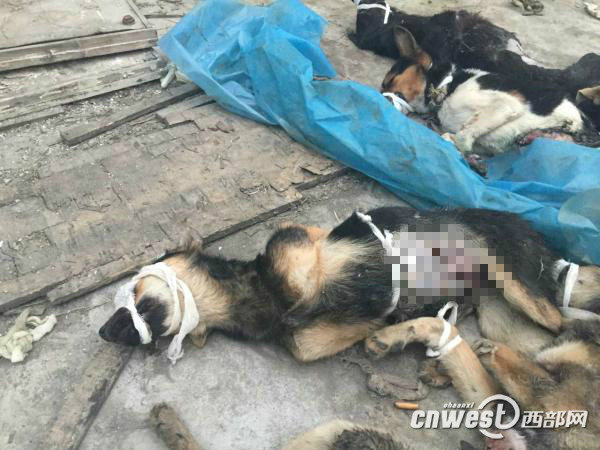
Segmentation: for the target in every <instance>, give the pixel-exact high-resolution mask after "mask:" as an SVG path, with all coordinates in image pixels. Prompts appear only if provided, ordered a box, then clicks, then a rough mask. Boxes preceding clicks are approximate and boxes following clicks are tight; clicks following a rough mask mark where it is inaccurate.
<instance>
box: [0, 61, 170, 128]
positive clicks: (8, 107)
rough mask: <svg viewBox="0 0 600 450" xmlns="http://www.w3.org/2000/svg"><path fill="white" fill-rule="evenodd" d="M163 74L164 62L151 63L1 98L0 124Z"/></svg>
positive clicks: (156, 77) (147, 80) (135, 84)
mask: <svg viewBox="0 0 600 450" xmlns="http://www.w3.org/2000/svg"><path fill="white" fill-rule="evenodd" d="M163 74H164V63H162V62H159V61H157V60H154V61H150V62H145V63H141V64H136V65H134V66H130V67H126V68H123V69H121V70H119V71H115V70H112V71H106V72H101V73H99V74H95V75H91V76H86V77H78V78H72V79H70V80H66V81H64V82H62V83H58V84H56V83H55V84H53V85H47V86H40V87H36V88H35V89H34V90H31V91H25V92H16V93H15V94H11V95H9V96H5V97H0V125H1V124H2V123H3V122H4V121H5V120H8V119H13V118H15V117H19V116H22V115H27V114H32V113H35V112H38V111H43V110H45V109H48V108H53V107H55V106H59V105H65V104H67V103H72V102H76V101H79V100H83V99H86V98H90V97H95V96H97V95H101V94H106V93H108V92H113V91H117V90H119V89H125V88H128V87H132V86H137V85H139V84H142V83H147V82H149V81H154V80H157V79H159V78H160V77H161V76H163Z"/></svg>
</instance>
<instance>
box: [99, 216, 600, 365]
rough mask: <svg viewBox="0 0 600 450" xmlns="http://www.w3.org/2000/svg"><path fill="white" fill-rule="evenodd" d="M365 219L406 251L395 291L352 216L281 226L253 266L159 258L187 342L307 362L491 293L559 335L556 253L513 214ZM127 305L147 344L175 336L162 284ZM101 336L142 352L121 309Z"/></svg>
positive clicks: (143, 282)
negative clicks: (224, 340) (258, 346)
mask: <svg viewBox="0 0 600 450" xmlns="http://www.w3.org/2000/svg"><path fill="white" fill-rule="evenodd" d="M369 215H370V217H371V219H372V222H373V224H375V225H376V226H377V227H379V229H380V230H389V231H390V232H392V233H393V236H394V240H395V241H396V242H398V243H399V245H400V247H402V249H403V250H402V251H403V252H404V256H400V257H399V258H400V264H399V266H400V267H402V270H401V273H399V274H396V275H395V277H396V278H397V280H396V281H394V282H393V281H392V272H393V268H392V264H390V262H389V259H388V257H387V256H386V253H385V251H384V249H383V248H382V244H381V242H380V241H379V240H378V239H377V238H376V237H375V235H374V234H373V231H372V230H371V228H370V226H369V224H367V223H365V222H364V221H363V219H361V218H360V217H359V216H358V215H357V214H353V215H352V216H350V217H349V218H348V219H346V220H345V221H344V222H343V223H341V224H340V225H338V226H337V227H335V228H334V229H333V230H331V231H330V232H327V231H325V230H322V229H319V228H316V227H307V226H301V225H287V226H284V227H282V228H281V229H279V230H278V231H276V232H275V233H274V234H273V235H272V236H271V238H270V239H269V241H268V243H267V245H266V249H265V252H264V253H261V254H259V255H258V256H257V257H256V258H255V259H253V260H250V261H239V260H228V259H225V258H221V257H217V256H210V255H206V254H204V253H203V252H202V251H201V250H200V249H199V248H197V247H191V248H188V249H187V250H185V251H183V252H180V253H176V254H174V255H172V256H170V257H168V258H166V259H165V260H164V261H163V262H164V264H165V265H167V266H169V267H170V268H171V269H172V270H173V271H174V273H175V274H176V276H177V278H178V279H179V280H181V281H182V282H184V283H185V284H186V285H187V286H188V287H189V290H190V291H191V294H192V295H193V301H194V302H195V305H196V307H197V310H198V316H199V320H198V322H197V326H195V327H194V329H193V330H192V331H191V333H190V336H191V338H192V340H193V342H194V343H195V344H196V345H198V346H202V345H203V344H204V342H205V340H206V336H207V335H208V333H209V332H210V331H211V330H215V329H217V330H222V331H224V332H226V333H230V334H232V335H234V336H239V337H244V338H249V339H271V340H275V341H278V342H280V343H283V344H284V345H285V346H286V347H287V348H288V349H289V350H290V351H291V353H292V354H293V355H294V356H295V357H296V358H297V359H298V360H300V361H313V360H316V359H319V358H323V357H327V356H331V355H333V354H335V353H338V352H340V351H342V350H344V349H346V348H348V347H350V346H352V345H353V344H355V343H356V342H358V341H360V340H362V339H365V338H366V337H367V336H368V335H370V334H371V333H372V332H373V331H375V330H377V329H379V328H382V327H383V326H384V325H385V324H386V323H388V322H394V321H395V322H397V321H398V320H404V319H406V318H413V317H419V316H422V315H425V314H427V313H431V312H433V311H435V310H437V305H438V303H439V302H440V301H442V299H443V300H444V301H445V300H447V299H456V300H457V301H458V302H460V303H464V302H469V301H470V302H473V301H477V299H478V298H479V297H480V296H481V295H483V294H484V293H488V292H498V293H499V295H500V297H501V298H503V299H504V300H505V301H507V302H508V303H509V304H510V305H512V306H513V307H514V308H515V309H516V310H519V311H521V312H523V313H524V314H525V315H526V316H527V317H528V318H530V319H531V320H533V321H534V322H536V323H538V324H540V325H542V326H543V327H544V328H546V329H547V330H550V331H551V332H558V331H559V330H560V329H561V326H562V316H561V314H560V312H559V311H558V309H557V307H556V306H555V305H556V302H557V301H558V298H559V297H560V296H561V295H562V294H561V290H562V289H563V285H564V283H562V282H561V281H560V280H558V281H557V280H556V279H555V278H554V277H553V276H552V270H551V268H552V267H553V265H554V264H555V262H556V261H557V260H558V259H559V256H558V255H557V254H555V253H554V252H553V251H551V250H550V249H549V248H548V247H547V246H546V245H545V244H544V241H543V238H542V237H541V236H540V235H539V234H538V233H536V232H534V231H533V230H532V229H531V227H530V226H529V225H528V224H527V223H526V222H525V221H523V220H521V219H519V218H518V217H517V216H515V215H513V214H509V213H501V212H494V211H487V210H476V209H464V210H438V211H431V212H422V213H417V212H416V211H415V210H413V209H411V208H399V207H390V208H379V209H375V210H372V211H370V212H369ZM507 236H510V238H509V239H507ZM397 266H398V265H397ZM599 292H600V268H598V267H596V266H587V267H581V268H580V272H579V279H578V282H577V283H576V285H575V286H574V287H573V289H572V292H571V305H572V306H574V307H577V308H582V307H586V305H587V304H588V303H590V302H591V301H592V300H593V299H594V298H596V297H597V296H598V293H599ZM134 297H135V298H134V300H133V303H134V305H133V307H134V308H135V311H137V312H138V313H139V315H141V318H142V320H143V321H144V322H145V323H146V324H147V326H148V328H149V329H150V331H151V337H152V340H156V339H157V338H158V337H159V336H161V335H166V334H175V333H176V332H177V330H178V329H179V328H180V321H181V319H180V318H176V317H175V313H174V303H173V296H172V291H171V290H170V289H169V288H168V287H167V284H166V283H165V282H164V281H162V280H161V279H159V278H156V277H154V276H147V277H144V278H141V279H139V280H138V281H137V282H136V283H135V289H134ZM180 300H181V299H180ZM502 301H503V300H501V302H502ZM100 336H101V337H102V338H104V339H105V340H107V341H109V342H118V343H121V344H126V345H138V344H140V343H141V339H140V334H139V332H138V330H137V329H136V327H135V324H134V322H133V318H132V316H131V311H130V310H128V309H127V308H120V309H118V310H117V311H116V312H115V313H114V314H113V316H112V317H111V318H110V319H109V320H108V321H107V322H106V323H105V324H104V325H103V326H102V328H101V329H100Z"/></svg>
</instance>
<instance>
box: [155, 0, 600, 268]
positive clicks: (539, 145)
mask: <svg viewBox="0 0 600 450" xmlns="http://www.w3.org/2000/svg"><path fill="white" fill-rule="evenodd" d="M325 26H326V22H325V20H323V19H322V18H321V17H320V16H319V15H317V14H316V13H314V12H313V11H312V10H310V9H309V8H307V7H306V6H304V5H303V4H302V3H301V2H299V1H298V0H276V1H275V2H273V3H272V4H270V5H269V6H264V7H261V6H252V5H247V4H244V3H240V2H239V1H236V0H206V1H203V2H202V3H200V4H199V5H198V6H197V7H196V8H194V10H193V11H191V12H190V13H189V14H188V15H186V16H185V17H184V18H183V19H182V20H181V21H180V22H179V23H178V24H177V25H176V26H175V27H174V28H173V29H172V30H171V31H170V32H169V33H168V34H167V35H165V36H164V37H163V38H162V39H161V40H160V44H159V45H160V47H161V48H162V50H163V51H164V52H165V53H166V54H167V55H168V56H169V58H170V59H171V60H172V61H173V62H174V63H175V64H176V65H177V66H178V67H179V68H180V70H182V71H183V72H184V73H185V74H186V75H187V76H188V77H189V78H190V79H192V80H193V81H194V82H195V83H196V84H197V85H198V86H200V87H201V88H202V89H204V91H205V92H206V93H207V94H208V95H210V96H212V97H214V98H215V99H216V101H217V102H218V103H220V104H221V105H222V106H224V107H225V108H227V109H229V110H230V111H232V112H234V113H236V114H239V115H242V116H245V117H248V118H250V119H254V120H256V121H259V122H263V123H267V124H272V125H279V126H281V127H283V128H284V129H285V130H286V131H287V132H288V133H289V134H290V135H291V136H292V137H293V138H294V139H296V140H298V141H300V142H302V143H305V144H307V145H310V146H311V147H313V148H315V149H317V150H318V151H320V152H322V153H324V154H325V155H327V156H329V157H331V158H333V159H336V160H338V161H341V162H342V163H344V164H346V165H348V166H350V167H352V168H354V169H356V170H359V171H360V172H363V173H365V174H366V175H368V176H370V177H372V178H374V179H376V180H377V181H379V182H380V183H382V184H383V185H384V186H386V187H387V188H388V189H389V190H391V191H392V192H394V193H395V194H397V195H398V196H399V197H401V198H402V199H404V200H405V201H407V202H408V203H410V204H411V205H413V206H415V207H417V208H431V207H436V206H438V207H439V206H444V207H458V206H462V207H471V208H489V209H495V210H501V211H511V212H514V213H517V214H519V215H521V216H522V217H523V218H525V219H527V220H529V221H530V222H531V223H532V224H533V225H534V227H535V228H536V229H538V230H539V231H541V232H542V233H544V235H545V236H546V237H547V238H548V240H549V242H550V243H551V244H553V245H554V246H556V247H557V248H558V249H559V250H562V251H563V252H564V253H565V254H566V255H569V256H570V257H571V258H573V259H574V260H578V261H587V262H594V263H596V264H600V150H596V149H591V148H586V147H581V146H578V145H576V144H572V143H568V142H556V141H549V140H543V139H539V140H536V141H535V142H534V143H533V144H532V145H530V146H529V147H527V148H524V149H522V150H521V151H519V152H512V153H507V154H504V155H501V156H498V157H496V158H493V159H491V160H489V161H488V167H489V175H488V178H487V179H485V178H482V177H480V176H479V175H477V174H476V173H474V172H473V171H472V170H470V169H469V167H468V166H467V165H466V164H465V162H464V161H463V159H462V158H461V157H460V155H459V153H458V152H457V150H456V148H455V147H454V146H453V145H452V144H451V143H449V142H447V141H445V140H443V139H442V138H440V137H439V136H438V135H437V134H436V133H434V132H433V131H431V130H429V129H428V128H426V127H424V126H423V125H421V124H419V123H416V122H414V121H412V120H410V119H408V118H407V117H405V116H404V115H403V114H402V113H400V112H399V111H397V110H395V109H394V108H393V107H392V106H391V104H390V103H389V102H387V101H386V100H385V99H384V98H383V97H382V96H381V95H380V94H379V93H378V92H377V91H376V90H375V89H373V88H371V87H368V86H364V85H361V84H359V83H355V82H352V81H338V80H325V81H316V80H314V77H315V76H320V77H329V78H333V77H334V76H335V70H334V69H333V67H332V66H331V64H330V63H329V61H328V60H327V58H326V56H325V54H324V53H323V52H322V50H321V48H320V45H319V42H320V37H321V35H322V33H323V31H324V29H325ZM506 238H507V239H511V238H512V237H511V236H507V237H506Z"/></svg>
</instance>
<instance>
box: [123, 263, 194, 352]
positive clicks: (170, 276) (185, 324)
mask: <svg viewBox="0 0 600 450" xmlns="http://www.w3.org/2000/svg"><path fill="white" fill-rule="evenodd" d="M148 276H153V277H156V278H159V279H161V280H162V281H164V282H165V283H166V285H167V287H168V288H169V290H170V292H171V301H172V302H173V310H172V315H171V323H170V324H169V327H168V329H167V331H165V332H164V333H163V334H162V336H167V335H170V334H173V333H174V332H175V331H176V330H177V328H179V332H178V333H177V334H176V335H175V336H174V337H173V340H172V341H171V344H169V349H168V350H167V357H168V358H169V360H170V361H171V362H172V363H173V364H175V362H176V361H177V360H178V359H179V358H181V357H182V356H183V349H182V348H181V347H182V343H183V339H184V338H185V337H186V336H187V335H188V334H189V333H190V332H191V331H192V330H193V329H194V328H196V327H197V326H198V323H199V322H200V315H199V314H198V308H197V306H196V302H195V301H194V297H193V295H192V292H191V291H190V289H189V288H188V286H187V284H185V282H184V281H183V280H180V279H179V278H177V275H176V274H175V271H174V270H173V269H172V268H171V267H169V266H168V265H167V264H165V263H163V262H159V263H156V264H152V265H149V266H144V267H142V268H141V269H140V271H139V273H138V274H137V275H135V276H134V277H133V278H132V279H131V281H130V282H129V283H127V284H125V285H124V286H121V288H120V289H119V290H118V291H117V294H116V295H115V307H116V308H117V309H118V308H121V307H123V308H127V310H129V312H130V313H131V318H132V320H133V325H134V326H135V329H136V330H137V332H138V334H139V335H140V341H141V342H142V344H148V343H150V342H151V341H152V331H151V330H150V327H148V324H147V323H146V321H145V320H144V318H143V317H142V316H141V315H140V314H139V312H138V310H137V308H136V306H135V285H136V284H137V282H138V281H139V280H140V279H142V278H145V277H148ZM179 292H181V293H182V294H183V304H184V310H183V317H182V313H181V306H180V304H179V294H178V293H179Z"/></svg>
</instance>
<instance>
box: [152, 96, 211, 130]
mask: <svg viewBox="0 0 600 450" xmlns="http://www.w3.org/2000/svg"><path fill="white" fill-rule="evenodd" d="M213 101H214V100H212V99H211V98H210V97H209V96H208V95H205V94H198V95H195V96H193V97H192V98H188V99H187V100H184V101H182V102H178V103H175V104H174V105H171V106H168V107H166V108H163V109H161V110H160V111H158V112H157V113H156V118H157V119H158V120H160V121H161V122H162V123H164V124H165V125H169V123H170V122H171V119H170V117H173V118H174V117H175V115H176V114H179V113H180V112H182V111H187V110H189V109H192V108H196V107H197V106H204V105H207V104H209V103H212V102H213Z"/></svg>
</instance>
